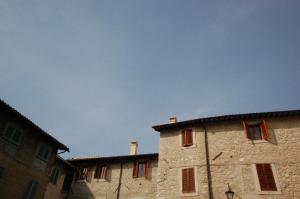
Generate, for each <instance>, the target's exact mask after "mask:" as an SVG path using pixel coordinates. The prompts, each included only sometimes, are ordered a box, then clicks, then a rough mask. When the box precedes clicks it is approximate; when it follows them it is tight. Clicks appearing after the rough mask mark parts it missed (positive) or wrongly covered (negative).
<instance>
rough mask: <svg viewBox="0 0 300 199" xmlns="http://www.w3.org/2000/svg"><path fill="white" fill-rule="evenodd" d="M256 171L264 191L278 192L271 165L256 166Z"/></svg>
mask: <svg viewBox="0 0 300 199" xmlns="http://www.w3.org/2000/svg"><path fill="white" fill-rule="evenodd" d="M256 171H257V176H258V180H259V185H260V189H261V190H262V191H277V187H276V183H275V179H274V175H273V172H272V167H271V165H270V164H256Z"/></svg>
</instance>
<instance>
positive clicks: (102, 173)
mask: <svg viewBox="0 0 300 199" xmlns="http://www.w3.org/2000/svg"><path fill="white" fill-rule="evenodd" d="M106 177H107V165H106V164H105V165H99V164H98V165H97V168H96V171H95V175H94V178H96V179H106Z"/></svg>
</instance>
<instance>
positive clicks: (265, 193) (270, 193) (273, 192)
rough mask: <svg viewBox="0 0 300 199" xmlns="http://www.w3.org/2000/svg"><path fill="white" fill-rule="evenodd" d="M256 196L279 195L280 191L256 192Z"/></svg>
mask: <svg viewBox="0 0 300 199" xmlns="http://www.w3.org/2000/svg"><path fill="white" fill-rule="evenodd" d="M257 194H259V195H281V194H282V192H281V191H258V192H257Z"/></svg>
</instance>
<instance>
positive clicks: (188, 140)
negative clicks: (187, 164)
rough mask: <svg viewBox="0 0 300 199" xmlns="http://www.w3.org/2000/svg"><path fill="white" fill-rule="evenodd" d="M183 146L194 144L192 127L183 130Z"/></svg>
mask: <svg viewBox="0 0 300 199" xmlns="http://www.w3.org/2000/svg"><path fill="white" fill-rule="evenodd" d="M181 140H182V146H191V145H193V131H192V129H184V130H183V131H182V132H181Z"/></svg>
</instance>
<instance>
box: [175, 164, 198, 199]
mask: <svg viewBox="0 0 300 199" xmlns="http://www.w3.org/2000/svg"><path fill="white" fill-rule="evenodd" d="M184 169H193V170H194V186H195V187H194V188H195V191H194V192H183V175H182V174H183V170H184ZM178 177H179V178H178V183H179V193H180V195H181V196H183V197H189V196H197V195H199V190H198V186H199V185H198V169H197V167H196V166H187V167H182V168H179V169H178Z"/></svg>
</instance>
